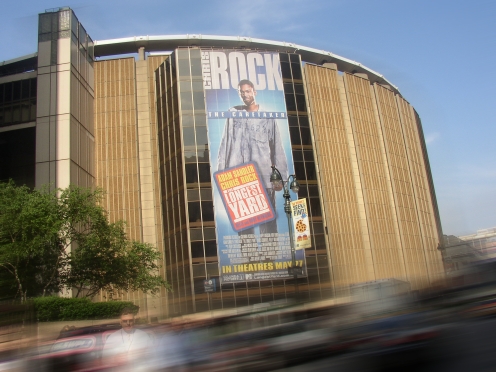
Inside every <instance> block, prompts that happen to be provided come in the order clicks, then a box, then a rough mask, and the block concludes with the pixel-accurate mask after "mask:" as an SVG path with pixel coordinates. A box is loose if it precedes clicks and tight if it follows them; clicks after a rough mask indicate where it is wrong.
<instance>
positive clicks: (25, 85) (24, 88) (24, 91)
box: [21, 80, 30, 99]
mask: <svg viewBox="0 0 496 372" xmlns="http://www.w3.org/2000/svg"><path fill="white" fill-rule="evenodd" d="M29 85H30V81H29V80H23V81H22V82H21V98H22V99H27V98H29Z"/></svg>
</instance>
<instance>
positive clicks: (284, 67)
mask: <svg viewBox="0 0 496 372" xmlns="http://www.w3.org/2000/svg"><path fill="white" fill-rule="evenodd" d="M281 75H282V77H283V79H291V68H290V67H289V63H287V62H281Z"/></svg>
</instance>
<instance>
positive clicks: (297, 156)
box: [293, 150, 303, 161]
mask: <svg viewBox="0 0 496 372" xmlns="http://www.w3.org/2000/svg"><path fill="white" fill-rule="evenodd" d="M293 160H294V161H303V152H302V151H301V150H294V151H293Z"/></svg>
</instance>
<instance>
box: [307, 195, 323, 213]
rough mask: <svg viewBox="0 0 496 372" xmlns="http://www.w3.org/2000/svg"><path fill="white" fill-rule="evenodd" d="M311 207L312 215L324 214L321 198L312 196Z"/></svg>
mask: <svg viewBox="0 0 496 372" xmlns="http://www.w3.org/2000/svg"><path fill="white" fill-rule="evenodd" d="M310 209H311V210H312V217H318V216H322V211H321V209H320V199H319V198H310Z"/></svg>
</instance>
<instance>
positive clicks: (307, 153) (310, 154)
mask: <svg viewBox="0 0 496 372" xmlns="http://www.w3.org/2000/svg"><path fill="white" fill-rule="evenodd" d="M303 154H304V155H305V161H313V151H312V150H304V151H303Z"/></svg>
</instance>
